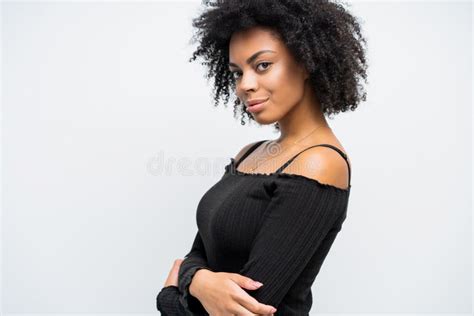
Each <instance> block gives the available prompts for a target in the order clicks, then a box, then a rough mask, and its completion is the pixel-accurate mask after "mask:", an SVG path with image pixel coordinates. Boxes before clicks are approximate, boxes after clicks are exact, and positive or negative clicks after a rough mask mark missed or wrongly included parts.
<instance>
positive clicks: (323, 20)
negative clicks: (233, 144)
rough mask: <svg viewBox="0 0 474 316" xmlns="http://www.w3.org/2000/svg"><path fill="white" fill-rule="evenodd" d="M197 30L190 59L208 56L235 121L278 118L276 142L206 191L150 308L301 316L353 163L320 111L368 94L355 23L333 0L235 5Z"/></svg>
mask: <svg viewBox="0 0 474 316" xmlns="http://www.w3.org/2000/svg"><path fill="white" fill-rule="evenodd" d="M193 25H194V26H195V27H197V28H198V29H199V32H198V37H199V38H200V46H199V47H198V49H197V50H196V51H195V52H194V54H193V57H192V58H191V61H192V60H195V59H196V57H197V56H202V57H204V58H205V60H206V63H205V64H206V65H208V66H209V67H210V72H209V73H208V75H207V77H208V78H210V77H214V78H215V88H216V89H215V92H216V94H215V100H216V104H217V102H218V99H219V97H220V96H222V95H224V96H225V100H226V101H227V100H228V99H229V90H231V89H232V90H233V91H235V94H236V96H237V99H236V101H235V108H236V109H238V108H239V106H240V110H241V113H242V118H243V116H244V115H247V117H248V118H249V120H254V121H256V122H257V123H258V124H264V125H267V124H272V123H275V128H276V129H277V130H279V131H280V137H279V138H278V139H276V140H260V141H257V142H253V143H251V144H249V145H247V146H245V147H244V148H242V149H241V150H240V152H239V153H238V154H237V155H236V156H235V157H234V158H231V161H230V163H229V164H228V165H227V166H226V167H225V173H224V175H223V176H222V178H221V179H220V180H219V181H218V182H217V183H216V184H215V185H214V186H213V187H211V188H210V189H209V190H208V191H207V192H206V193H205V195H204V196H203V197H202V199H201V201H200V202H199V205H198V208H197V224H198V232H197V234H196V237H195V239H194V243H193V246H192V248H191V251H190V252H189V253H188V254H187V255H186V257H185V258H184V260H180V259H178V260H176V261H175V263H174V265H173V268H172V269H171V271H170V274H169V276H168V279H167V281H166V283H165V286H164V287H163V289H162V290H161V291H160V293H159V295H158V297H157V308H158V310H159V311H161V313H162V315H213V316H215V315H271V314H274V315H285V316H286V315H308V314H309V311H310V309H311V306H312V294H311V286H312V284H313V282H314V280H315V278H316V276H317V274H318V272H319V270H320V267H321V265H322V263H323V261H324V259H325V257H326V255H327V253H328V252H329V249H330V247H331V245H332V244H333V241H334V240H335V238H336V235H337V234H338V232H339V231H340V230H341V227H342V223H343V222H344V220H345V218H346V214H347V205H348V201H349V193H350V189H351V185H350V176H351V164H350V161H349V159H348V157H347V153H346V152H345V150H344V149H343V146H342V145H341V143H340V142H339V140H338V139H337V137H336V135H335V134H334V132H333V131H332V130H331V128H330V127H329V125H328V123H327V121H326V118H325V114H336V113H339V112H345V111H346V110H348V109H350V110H354V109H355V108H356V107H357V104H358V103H359V102H360V101H361V100H365V97H366V95H365V92H364V91H363V90H362V89H361V88H362V87H361V86H360V84H359V81H360V79H361V78H363V79H365V80H366V68H367V66H366V59H365V51H364V47H363V46H362V44H365V40H364V39H363V37H362V36H361V33H360V28H359V24H358V22H357V21H356V19H355V18H354V17H353V16H351V15H350V14H349V13H348V12H347V11H346V10H345V9H344V8H343V7H342V6H341V5H339V4H335V3H331V2H328V1H309V0H306V1H295V0H287V1H282V0H280V1H275V0H254V1H236V0H234V1H218V2H217V3H216V4H214V5H213V8H211V9H209V10H208V11H206V12H204V13H203V14H202V15H201V16H200V17H199V18H197V19H196V20H195V21H194V23H193ZM234 113H235V111H234ZM242 123H243V124H244V121H243V120H242ZM255 281H256V282H260V284H258V283H257V284H255ZM262 284H263V285H262Z"/></svg>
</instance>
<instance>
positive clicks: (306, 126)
mask: <svg viewBox="0 0 474 316" xmlns="http://www.w3.org/2000/svg"><path fill="white" fill-rule="evenodd" d="M309 91H313V89H312V88H311V87H309V86H306V87H305V92H304V95H303V98H302V99H301V101H300V102H299V103H298V104H296V105H295V106H294V107H293V108H292V109H291V110H290V112H288V114H287V115H286V116H285V117H284V118H283V119H281V120H279V121H278V125H279V126H280V137H279V138H278V139H277V140H276V141H277V142H278V143H293V142H295V141H299V140H300V139H301V138H304V137H305V136H306V135H308V134H309V133H311V132H312V131H314V133H313V134H312V135H311V136H309V139H311V138H312V137H313V138H314V136H316V135H318V134H319V133H322V132H325V131H327V129H328V128H330V127H329V125H328V123H327V122H326V118H325V117H324V114H323V113H322V111H321V106H320V104H319V102H318V101H317V99H316V97H315V94H314V93H310V92H309ZM314 129H316V130H314ZM303 142H304V141H303Z"/></svg>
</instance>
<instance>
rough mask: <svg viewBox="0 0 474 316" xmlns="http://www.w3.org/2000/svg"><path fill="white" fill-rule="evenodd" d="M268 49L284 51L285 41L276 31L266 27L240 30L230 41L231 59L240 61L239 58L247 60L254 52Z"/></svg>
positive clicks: (278, 51)
mask: <svg viewBox="0 0 474 316" xmlns="http://www.w3.org/2000/svg"><path fill="white" fill-rule="evenodd" d="M267 49H268V50H273V51H276V52H277V53H281V52H283V51H284V45H283V42H281V40H280V39H279V38H277V35H276V34H275V32H274V31H272V30H270V29H268V28H264V27H253V28H250V29H247V30H242V31H238V32H235V33H234V34H232V37H231V39H230V42H229V60H230V61H231V62H232V61H234V62H240V60H239V59H242V60H245V59H246V58H247V57H249V56H250V55H252V54H253V53H255V52H257V51H260V50H267ZM269 54H271V53H269ZM272 55H273V54H272Z"/></svg>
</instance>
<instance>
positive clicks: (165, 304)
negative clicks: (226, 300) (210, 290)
mask: <svg viewBox="0 0 474 316" xmlns="http://www.w3.org/2000/svg"><path fill="white" fill-rule="evenodd" d="M199 269H208V270H211V269H210V268H209V267H208V264H207V257H206V251H205V249H204V244H203V242H202V239H201V235H200V234H199V231H198V232H197V233H196V237H195V238H194V242H193V245H192V247H191V251H190V252H189V253H188V254H186V256H185V258H184V260H183V261H182V262H181V265H180V268H179V273H178V286H177V287H176V286H167V287H163V288H162V289H161V291H160V293H159V294H158V296H157V299H156V300H157V302H156V307H157V309H158V310H159V311H160V312H161V315H163V316H168V315H169V316H185V315H193V316H198V315H199V316H200V315H208V314H207V312H206V310H205V309H204V308H203V306H202V305H201V303H200V302H199V300H198V299H197V298H195V297H194V296H192V295H191V293H190V292H189V286H190V284H191V281H192V278H193V276H194V274H195V273H196V272H197V271H198V270H199ZM211 271H212V270H211Z"/></svg>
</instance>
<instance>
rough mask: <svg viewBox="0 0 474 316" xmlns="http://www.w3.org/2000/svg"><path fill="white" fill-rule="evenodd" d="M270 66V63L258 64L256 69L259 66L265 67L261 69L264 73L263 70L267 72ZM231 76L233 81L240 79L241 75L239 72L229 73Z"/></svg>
mask: <svg viewBox="0 0 474 316" xmlns="http://www.w3.org/2000/svg"><path fill="white" fill-rule="evenodd" d="M271 64H272V63H269V62H262V63H259V64H258V65H257V68H258V67H259V66H261V65H266V67H263V69H262V71H265V70H267V69H268V68H269V66H270V65H271ZM231 74H232V77H233V78H234V79H238V78H239V77H240V75H241V72H240V71H231ZM236 74H238V76H236Z"/></svg>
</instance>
